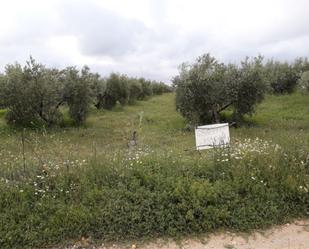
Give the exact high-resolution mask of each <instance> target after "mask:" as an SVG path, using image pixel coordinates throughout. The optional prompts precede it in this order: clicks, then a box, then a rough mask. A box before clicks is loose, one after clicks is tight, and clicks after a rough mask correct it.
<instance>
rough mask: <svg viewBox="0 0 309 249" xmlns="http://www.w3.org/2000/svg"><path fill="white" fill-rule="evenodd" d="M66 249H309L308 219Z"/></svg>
mask: <svg viewBox="0 0 309 249" xmlns="http://www.w3.org/2000/svg"><path fill="white" fill-rule="evenodd" d="M69 248H70V249H73V248H75V249H77V248H93V249H130V248H131V249H156V248H160V249H211V248H213V249H309V220H302V221H295V222H294V223H292V224H286V225H283V226H276V227H273V228H271V229H269V230H266V231H263V232H255V233H253V234H241V235H240V234H234V233H229V232H225V233H217V234H211V235H209V236H207V237H204V238H199V239H192V238H190V239H184V240H182V241H179V242H175V241H174V240H167V241H166V240H160V239H158V240H155V241H153V242H148V243H139V242H138V241H136V243H135V242H134V243H133V244H126V245H109V246H107V245H102V246H99V247H92V246H89V247H87V241H84V242H83V243H82V242H79V243H77V244H76V245H75V246H73V247H69Z"/></svg>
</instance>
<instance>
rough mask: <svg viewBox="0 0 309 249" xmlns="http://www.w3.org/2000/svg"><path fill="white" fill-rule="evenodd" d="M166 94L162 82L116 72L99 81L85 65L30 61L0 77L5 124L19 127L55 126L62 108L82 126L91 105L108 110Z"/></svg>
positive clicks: (95, 74) (12, 68) (61, 113)
mask: <svg viewBox="0 0 309 249" xmlns="http://www.w3.org/2000/svg"><path fill="white" fill-rule="evenodd" d="M169 91H171V88H170V87H169V86H167V85H165V84H164V83H162V82H155V81H149V80H145V79H143V78H140V79H136V78H130V77H128V76H126V75H121V74H116V73H112V74H111V75H110V76H109V77H108V78H101V77H100V75H99V74H97V73H92V72H91V71H90V69H89V67H87V66H85V67H83V68H82V69H81V70H78V69H77V68H75V67H67V68H65V69H63V70H58V69H54V68H47V67H46V66H44V65H42V64H39V63H36V62H35V60H34V59H33V58H30V60H29V61H28V62H27V63H26V65H25V66H24V67H22V66H21V65H20V64H18V63H15V64H12V65H7V66H6V68H5V74H3V75H0V107H1V108H6V109H7V114H6V119H7V121H8V123H9V124H15V125H19V126H33V125H38V124H39V125H47V126H52V125H55V124H58V123H59V122H60V121H61V119H62V117H63V112H62V107H63V106H66V107H68V109H69V115H70V117H71V118H72V119H73V120H74V122H75V123H76V124H77V125H81V124H82V123H84V122H85V120H86V118H87V115H88V113H89V110H90V107H91V105H94V106H95V107H96V108H98V109H102V108H105V109H111V108H113V107H114V106H115V105H116V104H117V103H118V102H119V103H120V104H121V105H126V104H134V103H135V102H136V101H137V100H144V99H147V98H148V97H150V96H152V95H153V94H162V93H164V92H169Z"/></svg>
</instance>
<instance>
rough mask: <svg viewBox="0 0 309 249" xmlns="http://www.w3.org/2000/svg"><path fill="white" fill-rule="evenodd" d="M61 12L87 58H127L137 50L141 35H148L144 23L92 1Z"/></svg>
mask: <svg viewBox="0 0 309 249" xmlns="http://www.w3.org/2000/svg"><path fill="white" fill-rule="evenodd" d="M61 9H62V10H60V13H61V19H62V21H63V26H64V28H65V29H66V31H67V32H68V33H71V34H74V35H75V36H77V37H78V38H79V42H80V48H81V52H82V53H83V54H85V55H90V56H111V57H113V56H116V57H118V56H125V55H126V54H127V53H130V52H131V53H133V52H134V51H136V50H137V49H138V46H139V45H138V44H139V42H140V39H141V36H142V35H144V33H147V32H149V31H148V30H147V28H146V27H145V25H144V24H143V23H141V22H138V21H136V20H130V19H128V18H124V17H121V16H119V15H117V14H115V13H113V12H111V11H109V10H107V9H103V8H102V7H100V6H98V5H97V4H95V3H92V2H90V1H87V2H85V1H72V2H71V4H70V5H67V6H65V7H64V6H61Z"/></svg>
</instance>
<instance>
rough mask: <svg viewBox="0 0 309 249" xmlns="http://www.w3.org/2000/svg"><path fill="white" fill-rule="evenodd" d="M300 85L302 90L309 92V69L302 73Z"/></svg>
mask: <svg viewBox="0 0 309 249" xmlns="http://www.w3.org/2000/svg"><path fill="white" fill-rule="evenodd" d="M298 85H299V88H300V90H301V91H303V92H309V71H306V72H303V73H302V75H301V78H300V79H299V81H298Z"/></svg>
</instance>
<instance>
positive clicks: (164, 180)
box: [0, 93, 309, 249]
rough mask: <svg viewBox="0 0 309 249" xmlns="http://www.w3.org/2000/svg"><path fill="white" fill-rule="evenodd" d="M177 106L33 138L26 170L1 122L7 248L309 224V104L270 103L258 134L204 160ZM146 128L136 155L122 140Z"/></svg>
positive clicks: (131, 110)
mask: <svg viewBox="0 0 309 249" xmlns="http://www.w3.org/2000/svg"><path fill="white" fill-rule="evenodd" d="M174 101H175V98H174V94H164V95H161V96H158V97H153V98H151V99H150V100H149V101H147V102H141V103H140V104H139V105H134V106H126V107H125V108H123V109H122V112H121V113H120V112H114V111H105V112H104V113H102V112H100V111H97V112H93V113H92V114H91V115H90V117H89V122H90V123H91V126H88V127H87V128H85V129H75V128H73V127H70V128H67V129H65V130H62V129H51V130H47V131H44V132H35V131H32V130H27V131H26V148H25V149H26V150H25V151H26V154H25V155H26V170H25V171H24V170H23V167H22V165H23V161H22V154H21V146H20V142H18V141H20V133H18V132H14V131H13V130H7V129H6V125H5V124H3V123H0V139H1V143H0V166H1V171H0V200H1V201H0V224H1V226H0V248H3V249H6V248H16V249H18V248H46V247H47V248H48V247H51V248H54V247H57V246H58V247H67V246H69V245H68V244H70V242H72V241H77V240H79V239H80V238H81V236H84V237H91V239H92V240H94V241H95V242H96V240H97V239H98V244H101V243H102V241H100V240H101V239H102V240H104V242H105V241H108V240H112V241H113V243H114V242H115V241H116V240H118V239H125V240H126V239H143V238H145V237H146V238H153V237H155V238H156V237H158V236H161V235H162V236H164V237H166V236H180V235H185V234H190V233H193V234H196V233H202V234H204V233H205V232H211V231H213V230H216V229H219V230H221V229H227V230H236V231H240V230H241V231H247V230H250V229H262V228H265V227H268V226H271V225H274V224H279V223H284V222H290V221H291V220H292V219H294V218H303V217H308V213H309V210H308V207H309V200H308V198H309V194H308V192H307V191H308V189H309V179H308V177H309V176H308V175H309V171H308V166H309V161H308V150H309V132H308V131H309V122H308V120H309V111H308V105H309V98H308V96H306V95H302V94H299V93H294V94H292V95H280V96H276V95H268V96H266V99H265V101H264V102H263V103H261V104H260V105H258V106H257V109H258V110H257V112H256V114H255V115H253V116H252V117H247V116H246V117H245V118H246V121H247V122H248V123H249V124H250V125H251V126H250V127H248V126H243V127H241V128H239V129H233V128H231V129H230V132H231V138H232V139H231V146H230V148H228V149H225V150H207V151H203V152H201V153H196V152H193V151H191V150H190V151H188V150H187V149H188V148H193V147H194V133H193V132H187V131H183V130H182V129H183V127H184V126H185V122H184V119H183V118H182V117H181V115H179V113H177V112H176V111H175V108H174ZM142 112H143V114H141V113H142ZM142 115H143V116H142ZM141 116H142V117H143V118H142V119H141V118H140V117H141ZM139 124H140V125H141V129H139V130H138V147H137V148H136V150H132V151H130V152H128V150H127V147H126V142H127V140H124V137H125V138H126V137H127V138H128V139H130V135H131V134H132V133H131V132H132V130H134V129H135V128H136V127H138V126H139ZM283 131H284V132H283ZM257 137H258V139H257Z"/></svg>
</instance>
